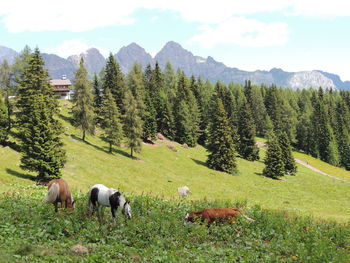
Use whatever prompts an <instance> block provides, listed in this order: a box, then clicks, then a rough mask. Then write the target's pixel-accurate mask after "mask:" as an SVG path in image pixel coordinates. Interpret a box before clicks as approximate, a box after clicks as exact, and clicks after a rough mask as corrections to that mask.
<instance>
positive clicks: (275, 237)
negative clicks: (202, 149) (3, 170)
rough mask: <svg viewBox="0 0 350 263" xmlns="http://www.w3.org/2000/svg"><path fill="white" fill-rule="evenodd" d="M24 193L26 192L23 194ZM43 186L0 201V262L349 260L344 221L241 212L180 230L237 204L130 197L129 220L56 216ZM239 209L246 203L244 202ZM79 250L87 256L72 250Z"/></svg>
mask: <svg viewBox="0 0 350 263" xmlns="http://www.w3.org/2000/svg"><path fill="white" fill-rule="evenodd" d="M23 193H25V194H23ZM45 193H46V189H45V188H44V187H43V186H16V190H10V191H9V192H7V195H5V196H2V198H1V199H0V215H1V216H0V218H1V221H2V223H1V225H0V230H1V231H0V241H1V242H0V254H1V258H0V262H317V263H319V262H338V263H341V262H349V259H350V229H349V225H348V224H340V223H334V222H326V221H322V222H321V221H318V222H314V221H313V220H312V218H310V217H300V216H295V215H293V214H288V213H286V212H277V211H272V210H265V209H261V207H259V206H252V207H246V208H245V213H246V214H247V215H248V216H250V217H252V218H254V219H255V222H248V221H246V220H244V219H242V218H238V220H236V221H235V222H232V224H224V225H216V224H214V225H212V226H211V227H210V228H208V227H206V226H205V225H201V224H196V225H194V226H192V227H185V226H184V225H183V218H184V214H185V212H186V211H189V210H197V209H200V208H202V207H222V206H236V205H240V204H238V203H233V202H228V201H227V202H223V201H209V200H201V201H192V202H189V201H187V200H179V199H170V200H164V199H161V198H157V197H152V196H132V197H131V200H132V209H133V210H132V211H133V219H131V220H127V221H126V220H125V219H124V218H123V216H122V215H121V214H120V213H118V214H117V224H116V225H113V224H112V223H111V220H110V217H109V214H108V216H107V213H108V212H109V210H108V209H105V210H106V211H105V222H103V223H99V221H98V220H97V218H96V217H92V218H88V217H87V216H86V215H85V214H86V206H85V205H86V199H85V195H76V200H77V209H76V210H75V211H74V212H73V213H71V212H67V211H63V210H61V211H59V212H58V214H55V213H54V209H53V206H52V205H50V206H48V205H45V204H42V199H43V198H44V196H45ZM243 205H244V204H243ZM76 244H81V245H83V246H85V247H86V248H87V249H88V251H89V253H88V254H83V255H82V254H76V253H74V252H72V251H71V247H73V246H74V245H76Z"/></svg>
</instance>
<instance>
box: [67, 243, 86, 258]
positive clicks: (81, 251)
mask: <svg viewBox="0 0 350 263" xmlns="http://www.w3.org/2000/svg"><path fill="white" fill-rule="evenodd" d="M71 250H72V252H74V253H75V254H79V255H83V254H88V253H89V250H88V249H87V248H86V247H84V246H82V245H80V244H77V245H75V246H73V247H72V248H71Z"/></svg>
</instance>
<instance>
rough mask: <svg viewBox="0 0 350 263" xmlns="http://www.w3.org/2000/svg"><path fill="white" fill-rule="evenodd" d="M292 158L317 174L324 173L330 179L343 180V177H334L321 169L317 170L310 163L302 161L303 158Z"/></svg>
mask: <svg viewBox="0 0 350 263" xmlns="http://www.w3.org/2000/svg"><path fill="white" fill-rule="evenodd" d="M294 160H295V161H296V162H297V163H298V164H301V165H303V166H305V167H306V168H309V169H310V170H312V171H314V172H316V173H319V174H322V175H326V176H328V177H330V178H332V179H335V180H339V181H345V179H343V178H339V177H336V176H334V175H330V174H327V173H325V172H322V171H321V170H318V169H317V168H315V167H313V166H312V165H310V164H309V163H308V162H304V161H303V160H300V159H297V158H294Z"/></svg>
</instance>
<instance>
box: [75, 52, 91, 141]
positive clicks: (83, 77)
mask: <svg viewBox="0 0 350 263" xmlns="http://www.w3.org/2000/svg"><path fill="white" fill-rule="evenodd" d="M74 88H75V93H74V96H73V103H74V105H73V109H72V113H73V119H74V124H75V125H76V126H77V127H80V129H81V130H82V131H83V141H85V137H86V133H88V134H94V132H95V121H94V120H95V113H94V97H93V93H92V87H91V83H90V81H89V80H88V73H87V71H86V69H85V67H84V60H83V58H81V59H80V65H79V69H78V70H77V71H76V72H75V81H74Z"/></svg>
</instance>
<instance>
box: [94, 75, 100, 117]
mask: <svg viewBox="0 0 350 263" xmlns="http://www.w3.org/2000/svg"><path fill="white" fill-rule="evenodd" d="M92 85H93V90H94V91H93V92H94V108H95V113H96V115H97V114H98V112H99V108H100V107H101V106H102V94H101V87H100V81H99V80H98V77H97V75H96V74H94V79H93V84H92Z"/></svg>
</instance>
